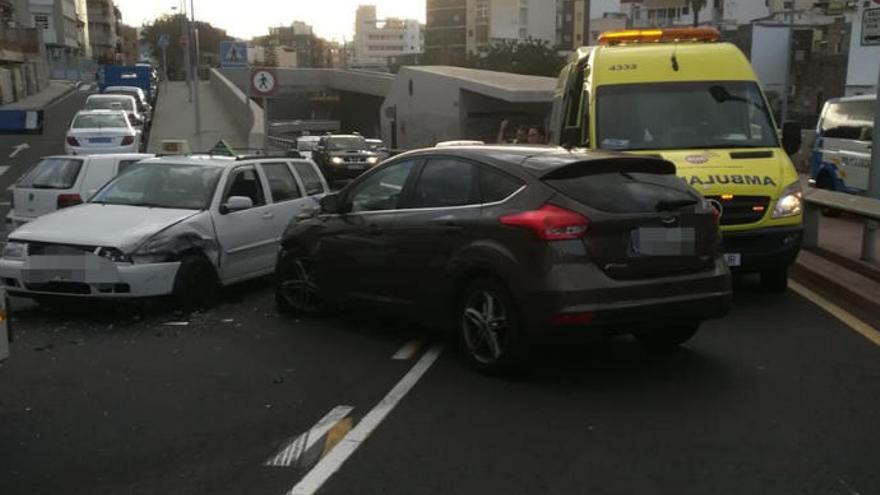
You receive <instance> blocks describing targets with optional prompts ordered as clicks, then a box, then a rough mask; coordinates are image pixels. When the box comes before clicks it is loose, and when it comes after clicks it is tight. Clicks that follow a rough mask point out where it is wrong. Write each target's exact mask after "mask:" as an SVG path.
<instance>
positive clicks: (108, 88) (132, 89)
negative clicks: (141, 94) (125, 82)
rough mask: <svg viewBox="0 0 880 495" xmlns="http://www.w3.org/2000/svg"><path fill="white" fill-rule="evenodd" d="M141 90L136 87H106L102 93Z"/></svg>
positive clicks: (141, 89)
mask: <svg viewBox="0 0 880 495" xmlns="http://www.w3.org/2000/svg"><path fill="white" fill-rule="evenodd" d="M143 90H144V89H143V88H139V87H137V86H107V87H106V88H104V91H143Z"/></svg>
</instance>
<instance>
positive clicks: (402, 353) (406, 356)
mask: <svg viewBox="0 0 880 495" xmlns="http://www.w3.org/2000/svg"><path fill="white" fill-rule="evenodd" d="M421 348H422V341H420V340H411V341H409V342H407V343H406V344H404V346H403V347H401V348H400V350H399V351H397V352H396V353H394V355H393V356H391V359H394V360H395V361H409V360H410V359H412V358H413V357H415V355H416V354H418V352H419V349H421Z"/></svg>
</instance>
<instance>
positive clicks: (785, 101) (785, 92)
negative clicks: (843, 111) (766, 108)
mask: <svg viewBox="0 0 880 495" xmlns="http://www.w3.org/2000/svg"><path fill="white" fill-rule="evenodd" d="M793 52H794V1H793V0H792V2H791V9H790V10H789V11H788V50H786V58H785V86H784V87H783V88H782V119H781V120H782V122H781V124H783V125H784V124H785V122H786V121H787V120H788V97H789V96H790V95H791V68H792V65H793V64H792V60H791V59H792V57H793V55H794V53H793Z"/></svg>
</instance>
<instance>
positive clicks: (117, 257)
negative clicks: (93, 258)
mask: <svg viewBox="0 0 880 495" xmlns="http://www.w3.org/2000/svg"><path fill="white" fill-rule="evenodd" d="M95 254H97V255H98V256H100V257H102V258H107V259H108V260H110V261H112V262H114V263H131V257H129V256H128V255H127V254H125V253H123V252H122V251H120V250H119V249H116V248H112V247H110V248H108V247H102V248H98V251H97V253H95Z"/></svg>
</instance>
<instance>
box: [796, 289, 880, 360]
mask: <svg viewBox="0 0 880 495" xmlns="http://www.w3.org/2000/svg"><path fill="white" fill-rule="evenodd" d="M788 286H789V288H791V290H793V291H795V292H797V293H798V294H800V296H801V297H803V298H804V299H806V300H808V301H810V302H811V303H813V304H815V305H816V306H819V307H820V308H822V309H824V310H825V311H827V312H829V313H831V316H833V317H835V318H837V319H838V320H840V321H842V322H843V323H845V324H846V325H847V326H848V327H850V328H852V329H853V330H855V331H856V332H858V333H859V334H861V335H862V337H865V338H866V339H868V340H870V341H871V342H873V343H874V344H875V345H878V346H880V331H878V330H877V329H876V328H874V327H872V326H871V325H868V324H867V323H865V322H864V321H862V320H860V319H858V318H857V317H855V316H854V315H853V314H852V313H850V312H849V311H847V310H845V309H843V308H841V307H840V306H838V305H836V304H834V303H833V302H831V301H829V300H827V299H825V298H824V297H822V296H820V295H819V294H816V293H815V292H813V291H811V290H810V289H808V288H806V287H804V286H803V285H801V284H799V283H797V282H795V281H793V280H789V281H788Z"/></svg>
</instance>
